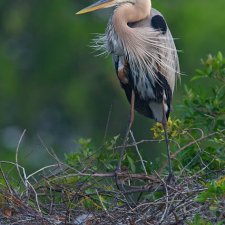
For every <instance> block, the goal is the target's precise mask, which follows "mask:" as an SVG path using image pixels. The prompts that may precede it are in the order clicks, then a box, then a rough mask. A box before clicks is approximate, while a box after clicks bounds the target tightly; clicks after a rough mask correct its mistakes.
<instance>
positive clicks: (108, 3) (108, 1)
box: [76, 0, 116, 15]
mask: <svg viewBox="0 0 225 225" xmlns="http://www.w3.org/2000/svg"><path fill="white" fill-rule="evenodd" d="M115 4H116V0H100V1H98V2H96V3H94V4H92V5H90V6H88V7H86V8H84V9H82V10H80V11H79V12H77V13H76V14H77V15H79V14H84V13H88V12H92V11H95V10H98V9H105V8H109V7H112V6H114V5H115Z"/></svg>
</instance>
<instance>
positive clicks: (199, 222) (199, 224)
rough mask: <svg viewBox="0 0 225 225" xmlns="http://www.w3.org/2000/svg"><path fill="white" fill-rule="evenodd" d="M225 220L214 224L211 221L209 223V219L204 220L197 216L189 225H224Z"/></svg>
mask: <svg viewBox="0 0 225 225" xmlns="http://www.w3.org/2000/svg"><path fill="white" fill-rule="evenodd" d="M224 222H225V221H224V220H223V221H221V222H218V223H216V224H215V223H212V222H211V221H208V219H203V218H201V216H200V215H198V214H197V215H195V216H194V218H193V220H192V221H189V222H188V223H187V224H188V225H223V224H224Z"/></svg>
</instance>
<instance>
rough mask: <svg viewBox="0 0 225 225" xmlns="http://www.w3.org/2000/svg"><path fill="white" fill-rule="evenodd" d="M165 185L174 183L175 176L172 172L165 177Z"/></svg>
mask: <svg viewBox="0 0 225 225" xmlns="http://www.w3.org/2000/svg"><path fill="white" fill-rule="evenodd" d="M166 184H167V185H175V184H176V177H175V176H174V173H173V172H170V173H169V175H168V176H167V178H166Z"/></svg>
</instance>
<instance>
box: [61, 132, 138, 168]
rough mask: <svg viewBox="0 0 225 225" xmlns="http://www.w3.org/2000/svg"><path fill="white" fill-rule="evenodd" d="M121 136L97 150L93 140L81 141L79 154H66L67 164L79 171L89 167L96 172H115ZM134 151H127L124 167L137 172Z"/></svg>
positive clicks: (106, 142) (79, 142)
mask: <svg viewBox="0 0 225 225" xmlns="http://www.w3.org/2000/svg"><path fill="white" fill-rule="evenodd" d="M118 139H119V135H117V136H115V137H113V138H112V139H111V140H109V141H105V143H104V144H103V145H102V146H101V147H100V148H99V149H97V148H96V147H95V145H94V143H93V141H92V140H91V139H83V138H81V139H79V140H78V144H79V146H80V147H79V150H78V151H77V152H73V153H68V154H65V158H66V162H67V163H68V164H69V165H70V166H72V167H75V168H77V169H80V168H81V167H83V166H85V165H88V166H91V167H92V169H94V170H95V171H99V170H103V171H113V170H115V168H116V165H117V163H118V159H119V147H118V146H117V142H118ZM134 158H135V157H134V154H133V152H132V151H127V152H126V154H125V156H124V162H123V166H124V167H125V168H126V169H128V170H131V171H132V172H136V165H135V163H136V160H134Z"/></svg>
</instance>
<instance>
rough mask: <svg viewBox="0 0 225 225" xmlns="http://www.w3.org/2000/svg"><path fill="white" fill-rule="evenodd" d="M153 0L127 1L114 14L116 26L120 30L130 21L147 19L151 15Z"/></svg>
mask: <svg viewBox="0 0 225 225" xmlns="http://www.w3.org/2000/svg"><path fill="white" fill-rule="evenodd" d="M150 10H151V1H150V0H136V3H135V4H131V3H126V4H123V5H121V6H119V7H118V8H117V9H116V10H115V12H114V15H113V18H112V19H113V23H114V26H115V28H116V29H117V30H118V31H119V30H120V28H121V29H123V28H124V26H125V27H126V26H127V24H128V23H133V22H137V21H140V20H143V19H145V18H146V17H148V16H149V15H150Z"/></svg>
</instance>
